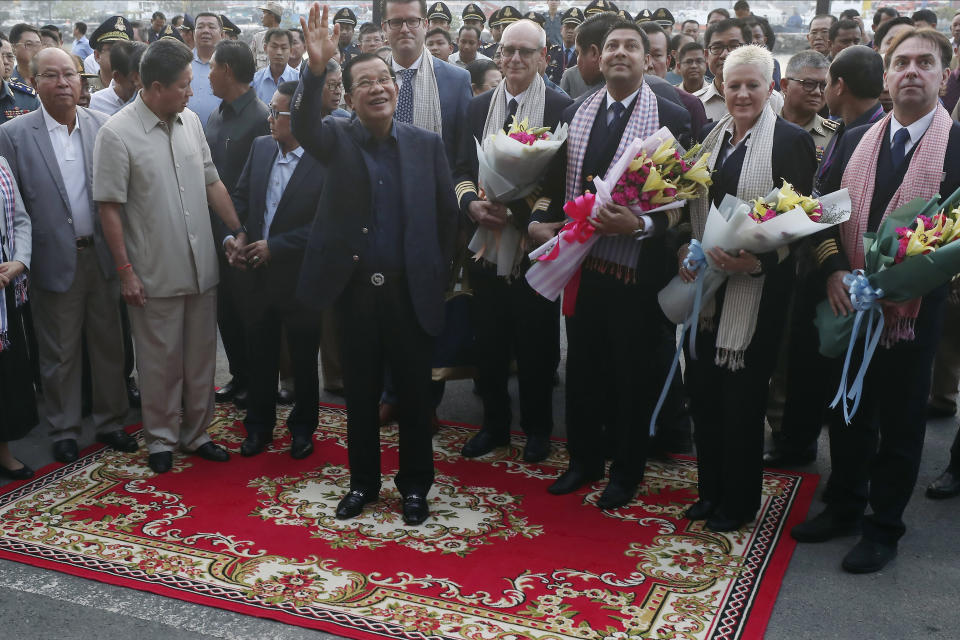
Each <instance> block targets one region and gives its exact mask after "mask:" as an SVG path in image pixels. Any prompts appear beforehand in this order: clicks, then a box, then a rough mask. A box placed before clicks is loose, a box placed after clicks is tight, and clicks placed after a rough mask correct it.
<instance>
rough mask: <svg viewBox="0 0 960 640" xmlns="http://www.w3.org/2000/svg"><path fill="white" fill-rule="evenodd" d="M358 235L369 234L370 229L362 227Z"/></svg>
mask: <svg viewBox="0 0 960 640" xmlns="http://www.w3.org/2000/svg"><path fill="white" fill-rule="evenodd" d="M360 233H370V229H367V228H366V227H363V228H362V229H360Z"/></svg>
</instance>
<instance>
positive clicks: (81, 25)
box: [73, 22, 87, 36]
mask: <svg viewBox="0 0 960 640" xmlns="http://www.w3.org/2000/svg"><path fill="white" fill-rule="evenodd" d="M73 28H74V29H76V30H77V31H79V32H80V35H82V36H85V35H87V23H86V22H74V23H73Z"/></svg>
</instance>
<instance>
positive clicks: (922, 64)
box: [791, 28, 960, 573]
mask: <svg viewBox="0 0 960 640" xmlns="http://www.w3.org/2000/svg"><path fill="white" fill-rule="evenodd" d="M951 56H952V48H951V45H950V43H949V41H948V40H947V39H946V37H945V36H943V35H942V34H940V33H937V32H936V31H933V30H932V29H915V28H911V29H908V30H905V31H904V32H903V33H902V34H901V35H899V36H898V37H897V38H896V39H895V40H894V41H893V42H892V44H891V45H890V48H889V49H888V50H887V53H886V56H885V58H884V66H885V69H886V71H885V76H884V84H885V86H886V88H887V90H888V91H889V92H890V97H891V99H892V100H893V110H892V112H890V113H888V114H887V116H886V117H885V118H883V119H882V120H880V121H878V122H876V123H875V124H872V125H864V126H861V127H856V128H853V129H850V130H848V131H847V132H846V134H845V135H844V136H843V140H842V141H841V142H840V143H839V144H838V145H837V148H836V150H835V152H834V158H835V160H834V161H833V165H832V166H831V168H830V171H829V173H828V174H827V176H826V178H825V180H824V188H823V189H822V190H823V191H825V192H829V191H833V190H835V189H837V188H840V187H846V188H848V189H849V191H850V198H851V202H852V204H853V211H852V214H851V216H850V220H849V221H848V222H846V223H843V224H842V225H840V226H839V227H834V228H832V229H830V231H829V232H827V233H828V234H829V236H828V237H825V238H822V239H821V240H822V241H821V242H820V244H819V245H818V248H817V251H816V255H817V258H818V262H819V263H820V268H821V269H822V270H823V272H824V273H825V274H828V275H827V291H826V294H827V298H828V300H829V302H830V306H831V308H832V309H833V312H834V314H835V315H838V316H839V315H846V314H849V313H852V312H853V307H852V305H851V303H850V296H849V292H848V288H847V286H846V285H844V284H843V277H844V276H845V275H846V274H848V273H850V272H851V270H852V269H857V268H862V267H863V266H864V252H863V234H864V233H865V232H873V231H876V230H877V229H878V227H879V226H880V223H881V222H882V221H883V220H884V219H885V218H886V217H887V215H889V214H890V213H891V212H892V211H894V210H896V209H897V208H899V207H900V206H902V205H904V204H906V203H907V202H909V201H911V200H913V199H915V198H924V199H928V198H931V197H932V196H934V195H935V194H938V193H939V194H941V195H943V196H947V195H949V194H951V193H953V192H954V191H955V190H956V189H957V188H958V187H960V165H958V164H957V163H956V162H947V159H948V158H957V157H958V155H960V124H957V123H956V122H953V121H952V120H951V119H950V115H949V114H948V113H947V112H946V110H945V109H944V108H943V106H942V105H940V104H939V100H938V98H939V91H940V89H941V87H942V86H943V85H944V83H945V82H946V80H947V77H948V75H949V72H950V69H949V67H948V65H949V63H950V58H951ZM945 298H946V287H945V286H941V287H939V288H937V289H935V290H934V291H933V292H931V293H929V294H927V295H926V296H924V297H922V298H917V299H914V300H911V301H908V302H906V303H902V304H891V303H887V304H885V305H884V318H885V324H884V332H883V336H882V339H881V346H880V348H879V349H877V351H876V353H875V355H874V356H873V360H872V363H871V365H870V368H869V370H868V372H867V375H866V379H865V380H864V383H863V395H862V400H861V404H860V409H859V412H858V413H857V414H856V415H855V416H854V418H853V420H852V422H851V424H849V425H845V424H843V422H842V420H843V419H842V417H841V415H840V412H839V411H835V412H833V413H832V414H831V416H830V456H831V462H832V472H831V475H830V480H829V482H828V484H827V489H826V492H825V493H824V501H825V502H826V503H827V508H826V509H825V510H824V511H823V512H822V513H820V514H819V515H818V516H816V517H814V518H812V519H811V520H808V521H807V522H804V523H803V524H800V525H798V526H796V527H794V529H793V531H792V532H791V534H792V535H793V537H794V538H796V539H797V540H798V541H800V542H823V541H826V540H830V539H832V538H836V537H839V536H845V535H852V534H855V533H858V532H861V531H862V536H863V537H862V538H861V540H860V542H859V543H857V545H856V546H854V548H853V549H852V550H851V551H850V552H849V553H848V554H847V555H846V557H845V558H844V560H843V568H844V570H846V571H848V572H851V573H871V572H874V571H879V570H880V569H882V568H883V567H884V566H886V564H887V563H888V562H889V561H890V560H892V559H893V558H894V556H896V553H897V541H898V540H899V539H900V537H901V536H903V534H904V532H905V531H906V526H905V525H904V522H903V511H904V509H905V508H906V506H907V502H908V501H909V499H910V494H911V492H912V491H913V487H914V484H915V483H916V480H917V473H918V471H919V468H920V454H921V452H922V450H923V439H924V432H925V427H926V403H927V395H928V393H929V390H930V370H931V367H932V364H933V357H934V354H935V352H936V348H937V342H938V340H939V338H940V329H941V325H942V311H943V304H944V301H945ZM868 504H869V505H870V508H871V513H870V514H869V515H866V516H864V511H865V510H866V507H867V505H868Z"/></svg>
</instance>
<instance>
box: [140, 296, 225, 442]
mask: <svg viewBox="0 0 960 640" xmlns="http://www.w3.org/2000/svg"><path fill="white" fill-rule="evenodd" d="M128 311H129V313H130V328H131V329H132V330H133V343H134V346H135V347H136V350H137V375H138V377H139V380H140V402H141V413H142V416H143V430H144V433H145V434H146V442H147V451H149V452H150V453H160V452H162V451H173V450H174V449H176V448H177V445H179V446H180V448H181V449H182V450H184V451H188V452H190V451H195V450H196V449H197V448H198V447H200V446H202V445H204V444H206V443H207V442H209V441H210V436H209V435H207V427H208V426H210V422H211V421H212V420H213V402H214V400H213V390H214V386H213V378H214V374H215V372H216V368H217V288H216V287H210V289H208V290H207V291H204V292H203V293H200V294H195V295H185V296H172V297H169V298H147V303H146V305H144V306H143V307H132V306H131V307H128ZM181 413H182V417H181Z"/></svg>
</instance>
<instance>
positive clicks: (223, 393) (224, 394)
mask: <svg viewBox="0 0 960 640" xmlns="http://www.w3.org/2000/svg"><path fill="white" fill-rule="evenodd" d="M241 388H243V385H241V384H240V382H239V381H238V380H237V379H236V378H233V379H232V380H230V382H228V383H227V384H225V385H223V386H222V387H220V388H219V389H217V391H216V393H214V394H213V395H214V398H215V399H216V401H217V402H228V401H230V400H233V396H234V395H236V393H237V391H239V390H240V389H241Z"/></svg>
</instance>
